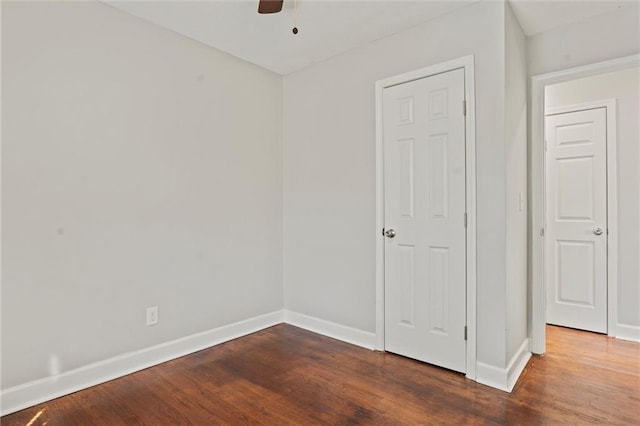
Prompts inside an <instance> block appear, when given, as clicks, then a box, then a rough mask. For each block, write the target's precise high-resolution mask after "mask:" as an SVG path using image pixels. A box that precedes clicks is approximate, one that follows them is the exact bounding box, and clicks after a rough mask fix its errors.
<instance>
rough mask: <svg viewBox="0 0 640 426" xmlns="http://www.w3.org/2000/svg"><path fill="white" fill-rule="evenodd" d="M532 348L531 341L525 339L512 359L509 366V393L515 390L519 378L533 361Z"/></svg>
mask: <svg viewBox="0 0 640 426" xmlns="http://www.w3.org/2000/svg"><path fill="white" fill-rule="evenodd" d="M530 346H531V345H530V344H529V339H528V338H527V339H524V341H523V342H522V344H521V345H520V347H519V348H518V350H517V351H516V353H515V355H513V358H511V362H509V365H507V389H509V392H511V391H512V390H513V387H514V386H515V385H516V382H517V381H518V378H520V375H521V374H522V372H523V371H524V368H525V367H526V366H527V363H528V362H529V360H530V359H531V350H530Z"/></svg>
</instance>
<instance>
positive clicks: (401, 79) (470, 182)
mask: <svg viewBox="0 0 640 426" xmlns="http://www.w3.org/2000/svg"><path fill="white" fill-rule="evenodd" d="M460 68H463V69H464V90H465V98H466V101H467V103H466V108H467V115H466V117H465V127H466V128H465V138H466V142H465V146H466V148H465V149H466V205H467V232H466V235H467V249H466V251H467V253H466V254H467V265H466V267H467V282H466V284H467V301H466V315H467V353H466V358H467V360H466V370H467V371H466V376H467V377H468V378H470V379H473V380H475V379H476V119H475V78H474V58H473V55H469V56H465V57H462V58H458V59H454V60H451V61H447V62H444V63H441V64H437V65H433V66H429V67H426V68H422V69H419V70H416V71H411V72H408V73H404V74H401V75H397V76H393V77H389V78H385V79H383V80H379V81H377V82H376V85H375V98H376V229H375V233H376V346H375V348H376V349H377V350H381V351H383V350H384V236H383V235H382V228H384V154H383V153H384V150H383V127H382V93H383V90H384V89H385V88H386V87H391V86H395V85H398V84H402V83H407V82H410V81H413V80H418V79H421V78H425V77H429V76H432V75H436V74H441V73H444V72H447V71H452V70H455V69H460ZM460 108H462V105H460Z"/></svg>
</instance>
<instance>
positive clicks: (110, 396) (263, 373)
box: [1, 324, 640, 426]
mask: <svg viewBox="0 0 640 426" xmlns="http://www.w3.org/2000/svg"><path fill="white" fill-rule="evenodd" d="M30 422H31V423H30ZM1 423H2V426H9V425H44V424H47V425H135V424H146V425H177V424H196V425H211V424H267V425H287V424H296V425H308V424H327V425H346V424H385V425H386V424H409V425H417V424H453V425H460V424H499V425H505V424H513V425H529V424H531V425H542V424H565V425H576V424H596V423H598V424H602V423H604V424H640V344H638V343H634V342H626V341H621V340H616V339H612V338H608V337H606V336H602V335H597V334H593V333H587V332H582V331H577V330H570V329H564V328H560V327H552V326H549V327H548V353H547V354H546V355H545V356H544V357H540V356H534V357H533V358H532V360H531V361H530V362H529V365H528V366H527V368H526V369H525V371H524V373H523V375H522V376H521V378H520V380H519V382H518V384H517V385H516V388H515V389H514V391H513V393H511V394H507V393H505V392H501V391H498V390H495V389H492V388H489V387H486V386H483V385H480V384H478V383H475V382H473V381H470V380H467V379H465V378H464V376H463V375H461V374H457V373H453V372H450V371H447V370H444V369H441V368H437V367H433V366H429V365H426V364H422V363H419V362H416V361H412V360H410V359H406V358H403V357H400V356H397V355H393V354H388V353H379V352H373V351H369V350H366V349H362V348H358V347H356V346H352V345H349V344H346V343H342V342H339V341H336V340H333V339H330V338H327V337H323V336H319V335H317V334H314V333H310V332H308V331H305V330H301V329H299V328H296V327H293V326H290V325H284V324H281V325H278V326H275V327H272V328H269V329H267V330H263V331H261V332H258V333H255V334H252V335H250V336H247V337H244V338H241V339H237V340H234V341H231V342H228V343H225V344H222V345H219V346H216V347H213V348H211V349H207V350H204V351H201V352H197V353H195V354H192V355H189V356H186V357H183V358H180V359H176V360H173V361H170V362H167V363H164V364H162V365H159V366H156V367H153V368H149V369H146V370H143V371H140V372H138V373H135V374H131V375H129V376H126V377H122V378H120V379H117V380H113V381H110V382H108V383H104V384H102V385H99V386H95V387H92V388H89V389H86V390H83V391H80V392H77V393H74V394H72V395H68V396H65V397H63V398H59V399H56V400H53V401H49V402H47V403H43V404H40V405H37V406H35V407H32V408H29V409H26V410H23V411H20V412H17V413H14V414H10V415H8V416H5V417H3V418H2V419H1Z"/></svg>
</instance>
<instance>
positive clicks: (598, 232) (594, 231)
mask: <svg viewBox="0 0 640 426" xmlns="http://www.w3.org/2000/svg"><path fill="white" fill-rule="evenodd" d="M602 232H603V231H602V228H596V229H594V230H593V233H594V234H596V235H602Z"/></svg>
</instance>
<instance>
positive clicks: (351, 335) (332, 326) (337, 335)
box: [283, 310, 376, 349]
mask: <svg viewBox="0 0 640 426" xmlns="http://www.w3.org/2000/svg"><path fill="white" fill-rule="evenodd" d="M283 318H284V322H285V323H287V324H290V325H293V326H295V327H299V328H304V329H305V330H309V331H312V332H314V333H317V334H322V335H323V336H327V337H331V338H333V339H337V340H341V341H343V342H347V343H351V344H352V345H356V346H360V347H363V348H366V349H374V348H375V347H376V335H375V333H371V332H368V331H363V330H359V329H356V328H352V327H347V326H346V325H341V324H337V323H335V322H331V321H327V320H323V319H320V318H316V317H312V316H309V315H304V314H300V313H298V312H293V311H288V310H285V311H283Z"/></svg>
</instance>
